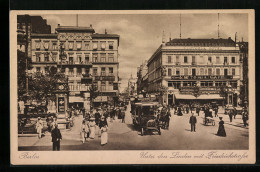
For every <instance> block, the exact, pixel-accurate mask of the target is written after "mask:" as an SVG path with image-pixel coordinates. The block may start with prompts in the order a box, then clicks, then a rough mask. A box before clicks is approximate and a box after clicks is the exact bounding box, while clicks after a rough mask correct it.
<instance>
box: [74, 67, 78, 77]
mask: <svg viewBox="0 0 260 172" xmlns="http://www.w3.org/2000/svg"><path fill="white" fill-rule="evenodd" d="M76 75H77V68H76V67H74V68H73V76H76Z"/></svg>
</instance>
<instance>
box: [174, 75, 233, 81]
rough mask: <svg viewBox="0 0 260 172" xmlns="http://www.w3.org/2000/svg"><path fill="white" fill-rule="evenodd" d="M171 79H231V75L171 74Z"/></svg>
mask: <svg viewBox="0 0 260 172" xmlns="http://www.w3.org/2000/svg"><path fill="white" fill-rule="evenodd" d="M171 79H195V80H200V79H213V80H214V79H233V76H220V75H205V76H184V75H180V76H172V77H171Z"/></svg>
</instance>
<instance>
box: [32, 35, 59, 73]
mask: <svg viewBox="0 0 260 172" xmlns="http://www.w3.org/2000/svg"><path fill="white" fill-rule="evenodd" d="M31 43H32V46H31V56H32V57H31V58H32V66H33V69H32V70H31V72H32V73H35V72H41V73H43V74H45V73H47V72H49V70H50V67H52V66H53V67H57V60H58V59H59V58H58V55H59V47H58V41H57V34H36V33H32V34H31Z"/></svg>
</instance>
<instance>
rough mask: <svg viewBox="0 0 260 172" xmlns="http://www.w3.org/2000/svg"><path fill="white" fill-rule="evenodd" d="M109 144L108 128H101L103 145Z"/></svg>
mask: <svg viewBox="0 0 260 172" xmlns="http://www.w3.org/2000/svg"><path fill="white" fill-rule="evenodd" d="M104 144H107V127H102V128H101V145H104Z"/></svg>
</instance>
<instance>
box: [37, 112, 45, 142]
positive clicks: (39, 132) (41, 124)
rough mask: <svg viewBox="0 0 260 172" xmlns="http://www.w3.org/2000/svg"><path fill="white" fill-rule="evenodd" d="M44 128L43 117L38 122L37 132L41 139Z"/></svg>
mask: <svg viewBox="0 0 260 172" xmlns="http://www.w3.org/2000/svg"><path fill="white" fill-rule="evenodd" d="M42 128H43V122H42V120H41V117H38V120H37V122H36V130H37V133H38V138H39V139H40V138H41V137H42Z"/></svg>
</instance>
